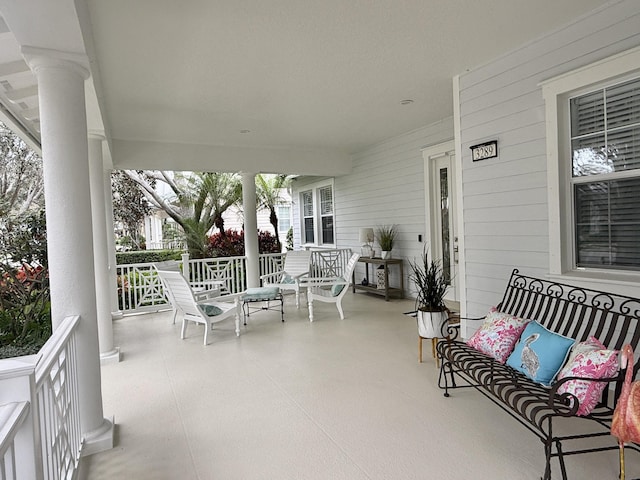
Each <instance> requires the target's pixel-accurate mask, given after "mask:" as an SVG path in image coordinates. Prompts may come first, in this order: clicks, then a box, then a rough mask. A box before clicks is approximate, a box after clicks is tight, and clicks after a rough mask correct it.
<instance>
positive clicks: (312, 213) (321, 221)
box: [300, 182, 335, 245]
mask: <svg viewBox="0 0 640 480" xmlns="http://www.w3.org/2000/svg"><path fill="white" fill-rule="evenodd" d="M300 200H301V201H300V208H301V218H302V235H303V236H302V243H306V244H314V245H334V244H335V225H334V219H333V183H330V184H326V183H324V182H323V183H322V184H319V185H314V186H313V187H311V188H310V190H305V191H303V192H300Z"/></svg>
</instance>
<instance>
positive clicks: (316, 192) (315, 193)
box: [298, 179, 336, 248]
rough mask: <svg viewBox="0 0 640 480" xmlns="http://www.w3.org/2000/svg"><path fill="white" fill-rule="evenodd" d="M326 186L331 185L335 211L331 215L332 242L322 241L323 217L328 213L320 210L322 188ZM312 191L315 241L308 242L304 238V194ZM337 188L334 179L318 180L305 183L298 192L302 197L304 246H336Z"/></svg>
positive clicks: (301, 236)
mask: <svg viewBox="0 0 640 480" xmlns="http://www.w3.org/2000/svg"><path fill="white" fill-rule="evenodd" d="M326 187H331V198H332V204H333V208H332V210H333V212H332V214H331V216H332V217H333V242H332V243H322V218H323V217H326V216H327V215H326V214H325V215H321V212H320V190H321V189H323V188H326ZM309 191H311V192H312V198H313V235H314V241H313V242H307V241H306V239H305V238H304V236H305V229H304V204H303V201H302V194H303V193H304V192H309ZM335 193H336V189H335V186H334V181H333V179H330V180H325V181H322V182H317V183H314V184H310V185H305V186H304V187H301V188H300V191H299V193H298V195H299V198H300V240H301V242H302V246H304V247H326V248H335V247H336V195H335Z"/></svg>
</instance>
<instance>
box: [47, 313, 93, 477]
mask: <svg viewBox="0 0 640 480" xmlns="http://www.w3.org/2000/svg"><path fill="white" fill-rule="evenodd" d="M79 322H80V317H70V318H66V319H65V320H64V321H63V322H62V324H61V325H60V326H59V327H58V328H57V329H56V331H55V332H54V335H52V336H51V338H50V339H49V340H48V341H47V343H46V344H45V345H44V347H42V349H41V350H40V352H39V353H38V356H39V357H40V359H39V361H38V364H37V365H36V371H35V379H36V394H37V405H38V413H39V415H38V416H39V424H40V432H41V442H42V458H43V475H44V478H45V479H51V480H54V479H55V480H58V479H60V480H62V479H67V478H72V476H73V473H74V472H75V470H76V468H77V467H78V461H79V460H80V453H81V450H82V433H81V430H80V411H79V408H80V400H79V391H78V365H77V354H76V337H75V330H76V328H77V325H78V323H79Z"/></svg>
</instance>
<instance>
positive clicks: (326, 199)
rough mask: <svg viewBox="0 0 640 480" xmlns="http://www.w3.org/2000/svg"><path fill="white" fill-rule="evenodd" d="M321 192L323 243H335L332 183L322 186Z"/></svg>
mask: <svg viewBox="0 0 640 480" xmlns="http://www.w3.org/2000/svg"><path fill="white" fill-rule="evenodd" d="M319 192H320V220H321V222H322V243H323V244H327V243H333V190H332V188H331V185H329V186H327V187H322V188H321V189H319Z"/></svg>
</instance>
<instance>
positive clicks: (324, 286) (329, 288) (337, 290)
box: [302, 253, 360, 322]
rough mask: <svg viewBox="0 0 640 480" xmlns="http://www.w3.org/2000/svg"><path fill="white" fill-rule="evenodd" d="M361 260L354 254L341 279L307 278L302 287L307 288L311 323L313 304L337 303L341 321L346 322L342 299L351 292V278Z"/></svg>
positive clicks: (358, 255)
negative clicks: (315, 302) (316, 302)
mask: <svg viewBox="0 0 640 480" xmlns="http://www.w3.org/2000/svg"><path fill="white" fill-rule="evenodd" d="M358 258H360V254H359V253H354V254H352V255H351V257H350V258H349V261H348V262H347V265H346V267H345V269H344V272H343V275H342V276H341V277H306V278H305V279H304V280H303V281H302V285H303V286H306V287H307V302H308V304H309V321H311V322H313V302H314V301H318V302H325V303H335V305H336V308H337V309H338V313H339V314H340V319H341V320H344V312H343V310H342V299H343V298H344V296H345V294H346V293H347V291H348V290H349V284H350V283H351V276H352V275H353V270H354V269H355V268H356V264H357V263H358Z"/></svg>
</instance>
